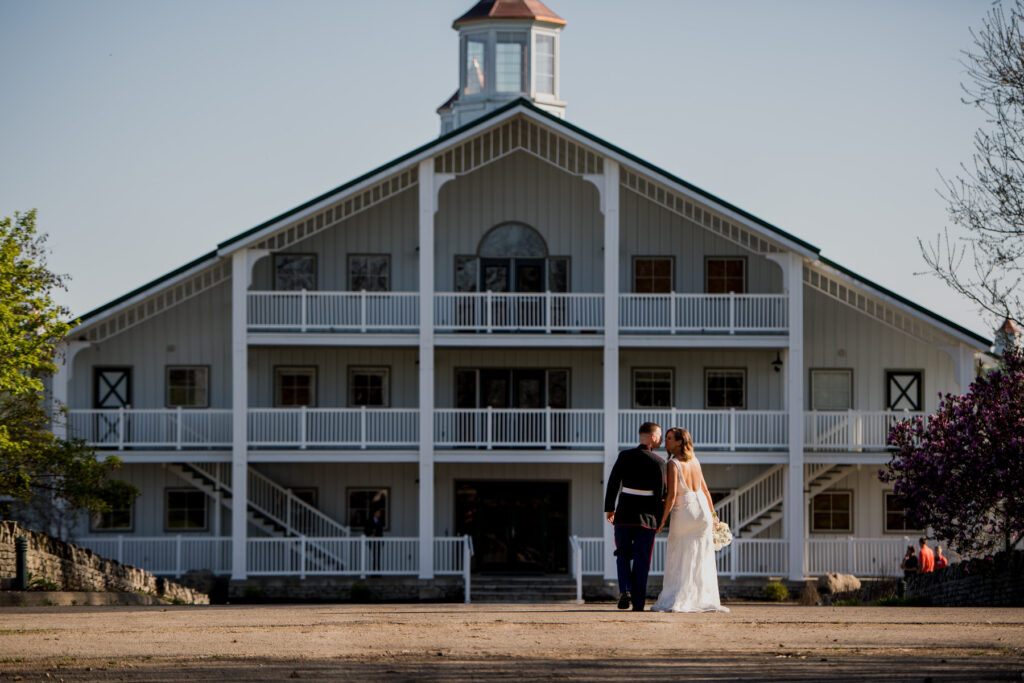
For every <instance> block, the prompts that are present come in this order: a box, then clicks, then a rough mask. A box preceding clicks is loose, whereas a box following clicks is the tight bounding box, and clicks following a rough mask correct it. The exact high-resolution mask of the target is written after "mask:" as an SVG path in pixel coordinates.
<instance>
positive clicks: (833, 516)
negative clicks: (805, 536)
mask: <svg viewBox="0 0 1024 683" xmlns="http://www.w3.org/2000/svg"><path fill="white" fill-rule="evenodd" d="M852 511H853V494H852V493H851V492H850V491H826V492H825V493H819V494H818V495H816V496H815V497H814V498H813V499H811V531H853V514H852Z"/></svg>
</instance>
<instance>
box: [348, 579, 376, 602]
mask: <svg viewBox="0 0 1024 683" xmlns="http://www.w3.org/2000/svg"><path fill="white" fill-rule="evenodd" d="M348 599H349V600H351V601H352V602H372V601H373V591H372V590H370V587H369V586H367V585H366V584H365V583H354V584H352V587H351V588H350V589H349V592H348Z"/></svg>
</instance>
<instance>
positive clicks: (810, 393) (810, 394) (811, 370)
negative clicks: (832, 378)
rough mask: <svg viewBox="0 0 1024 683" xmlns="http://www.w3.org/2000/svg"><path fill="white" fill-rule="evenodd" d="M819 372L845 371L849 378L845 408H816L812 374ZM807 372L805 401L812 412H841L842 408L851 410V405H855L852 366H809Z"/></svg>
mask: <svg viewBox="0 0 1024 683" xmlns="http://www.w3.org/2000/svg"><path fill="white" fill-rule="evenodd" d="M819 372H836V373H839V372H843V373H846V374H847V375H848V376H849V378H850V401H849V405H848V406H847V407H846V408H816V407H815V403H814V375H815V373H819ZM808 373H809V378H808V392H807V401H808V404H809V410H811V411H814V412H824V413H834V412H842V411H844V410H853V407H854V405H855V403H854V402H853V399H854V393H853V368H829V367H821V368H809V369H808Z"/></svg>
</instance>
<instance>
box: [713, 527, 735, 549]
mask: <svg viewBox="0 0 1024 683" xmlns="http://www.w3.org/2000/svg"><path fill="white" fill-rule="evenodd" d="M711 540H712V542H713V543H714V545H715V550H716V551H717V550H721V549H722V548H724V547H725V546H727V545H729V544H730V543H732V530H730V529H729V525H728V524H726V523H725V522H721V521H720V522H718V524H716V525H715V528H714V529H713V530H712V532H711Z"/></svg>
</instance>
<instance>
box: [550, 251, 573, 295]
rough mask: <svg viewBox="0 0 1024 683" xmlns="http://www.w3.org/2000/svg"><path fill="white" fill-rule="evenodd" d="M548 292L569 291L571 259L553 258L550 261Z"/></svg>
mask: <svg viewBox="0 0 1024 683" xmlns="http://www.w3.org/2000/svg"><path fill="white" fill-rule="evenodd" d="M548 291H551V292H568V291H569V259H568V258H567V257H564V256H553V257H551V258H549V259H548Z"/></svg>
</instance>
